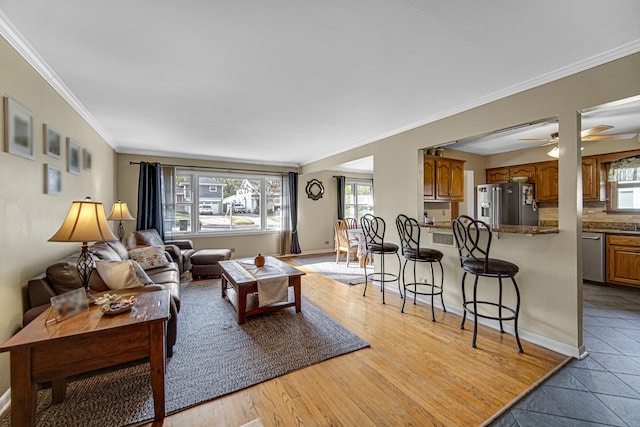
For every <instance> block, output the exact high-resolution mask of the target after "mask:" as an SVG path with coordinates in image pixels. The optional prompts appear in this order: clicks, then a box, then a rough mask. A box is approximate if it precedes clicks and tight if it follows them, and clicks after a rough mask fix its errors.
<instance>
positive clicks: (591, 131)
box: [519, 125, 638, 145]
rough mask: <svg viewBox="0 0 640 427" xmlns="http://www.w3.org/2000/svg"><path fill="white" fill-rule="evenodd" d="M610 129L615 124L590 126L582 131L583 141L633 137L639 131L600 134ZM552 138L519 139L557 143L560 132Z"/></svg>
mask: <svg viewBox="0 0 640 427" xmlns="http://www.w3.org/2000/svg"><path fill="white" fill-rule="evenodd" d="M609 129H613V126H611V125H598V126H594V127H592V128H588V129H585V130H583V131H582V132H580V135H581V136H582V141H583V142H585V141H602V140H605V139H629V138H633V137H635V136H636V135H637V134H638V133H637V132H635V133H610V134H604V135H598V134H599V133H601V132H604V131H606V130H609ZM549 136H550V137H551V138H520V139H519V141H541V142H546V144H543V145H548V144H557V143H558V141H559V138H558V136H559V133H558V132H553V133H552V134H551V135H549Z"/></svg>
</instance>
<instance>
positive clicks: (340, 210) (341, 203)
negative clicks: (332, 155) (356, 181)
mask: <svg viewBox="0 0 640 427" xmlns="http://www.w3.org/2000/svg"><path fill="white" fill-rule="evenodd" d="M335 178H336V182H337V184H338V219H344V181H345V178H344V176H336V177H335Z"/></svg>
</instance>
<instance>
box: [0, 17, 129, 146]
mask: <svg viewBox="0 0 640 427" xmlns="http://www.w3.org/2000/svg"><path fill="white" fill-rule="evenodd" d="M0 35H1V36H2V37H3V38H4V39H5V40H6V41H7V42H8V43H9V44H10V45H11V46H12V47H13V48H14V49H15V50H16V51H17V52H18V53H19V54H20V56H22V57H23V58H24V59H25V61H27V62H28V63H29V65H31V67H33V69H34V70H36V71H37V72H38V74H40V75H41V76H42V78H44V79H45V81H46V82H47V83H49V85H50V86H51V87H52V88H53V89H54V90H55V91H56V92H58V94H59V95H60V96H61V97H62V98H63V99H64V100H65V101H67V103H68V104H69V105H70V106H71V108H73V109H74V110H75V111H76V112H77V113H78V114H79V115H80V117H82V118H83V119H84V120H85V121H86V122H87V123H88V124H89V126H91V127H92V128H93V129H94V130H95V131H96V132H97V133H98V135H100V136H101V137H102V139H104V140H105V142H106V143H107V144H109V146H111V148H113V149H114V150H115V151H116V152H117V151H118V148H119V147H118V144H117V143H116V142H115V140H114V139H113V138H112V137H111V135H109V133H107V131H106V130H105V129H104V128H103V127H102V126H101V125H100V123H98V121H97V120H96V119H95V118H94V117H93V116H92V115H91V113H90V112H89V111H88V110H87V109H86V108H85V106H84V105H83V104H82V102H80V100H79V99H78V98H77V97H76V96H75V95H74V94H73V92H71V90H70V89H69V88H68V87H67V85H65V84H64V82H63V81H62V80H61V79H60V78H59V77H58V76H57V75H56V73H55V72H54V71H53V70H52V69H51V67H49V65H48V64H47V63H46V62H45V60H44V59H43V58H42V57H41V56H40V55H39V54H38V52H36V50H35V49H34V48H33V46H31V44H30V43H29V42H28V41H27V40H26V39H25V38H24V36H23V35H22V34H21V33H20V31H18V29H17V28H16V27H15V26H14V25H13V24H12V23H11V21H9V19H8V18H7V16H6V15H5V14H4V13H3V12H2V11H1V10H0Z"/></svg>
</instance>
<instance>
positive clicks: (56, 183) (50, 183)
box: [44, 163, 62, 195]
mask: <svg viewBox="0 0 640 427" xmlns="http://www.w3.org/2000/svg"><path fill="white" fill-rule="evenodd" d="M44 192H45V194H53V195H58V194H62V170H60V168H58V167H56V166H53V165H49V164H46V163H45V165H44Z"/></svg>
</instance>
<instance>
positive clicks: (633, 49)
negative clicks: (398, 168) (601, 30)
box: [300, 39, 640, 166]
mask: <svg viewBox="0 0 640 427" xmlns="http://www.w3.org/2000/svg"><path fill="white" fill-rule="evenodd" d="M638 52H640V39H637V40H634V41H631V42H629V43H625V44H623V45H621V46H618V47H616V48H614V49H611V50H608V51H606V52H602V53H600V54H598V55H594V56H592V57H590V58H586V59H583V60H581V61H578V62H575V63H573V64H571V65H567V66H565V67H561V68H558V69H556V70H553V71H550V72H548V73H545V74H542V75H540V76H537V77H535V78H533V79H529V80H525V81H523V82H521V83H518V84H516V85H512V86H509V87H507V88H505V89H502V90H499V91H496V92H493V93H490V94H488V95H485V96H482V97H480V98H476V99H474V100H472V101H469V102H465V103H464V104H459V105H457V106H455V107H452V108H449V109H447V110H443V111H440V112H439V113H437V114H433V115H431V116H429V117H427V118H425V119H424V120H420V121H419V122H415V123H412V124H409V125H406V126H402V127H401V128H398V129H395V130H392V131H389V132H386V133H383V134H379V135H377V136H374V137H372V138H368V139H366V140H364V141H359V142H357V143H354V144H351V145H349V146H346V147H343V148H341V149H340V150H338V151H335V152H332V153H329V154H327V155H326V156H323V157H322V158H319V159H315V160H310V161H307V162H304V163H302V164H301V165H300V166H306V165H308V164H311V163H314V162H317V161H320V160H323V159H326V158H327V157H331V156H335V155H337V154H340V153H344V152H345V151H349V150H352V149H354V148H358V147H361V146H363V145H366V144H370V143H372V142H376V141H380V140H382V139H385V138H390V137H392V136H395V135H398V134H401V133H402V132H406V131H408V130H411V129H415V128H417V127H420V126H424V125H427V124H429V123H433V122H436V121H438V120H441V119H445V118H447V117H450V116H454V115H456V114H459V113H463V112H465V111H468V110H471V109H473V108H476V107H480V106H482V105H485V104H488V103H490V102H493V101H497V100H499V99H502V98H506V97H508V96H511V95H515V94H517V93H519V92H524V91H525V90H529V89H533V88H535V87H538V86H542V85H544V84H547V83H551V82H553V81H555V80H559V79H561V78H564V77H568V76H570V75H573V74H576V73H579V72H582V71H586V70H588V69H590V68H594V67H597V66H599V65H602V64H606V63H607V62H611V61H615V60H616V59H620V58H624V57H625V56H628V55H632V54H634V53H638Z"/></svg>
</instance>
